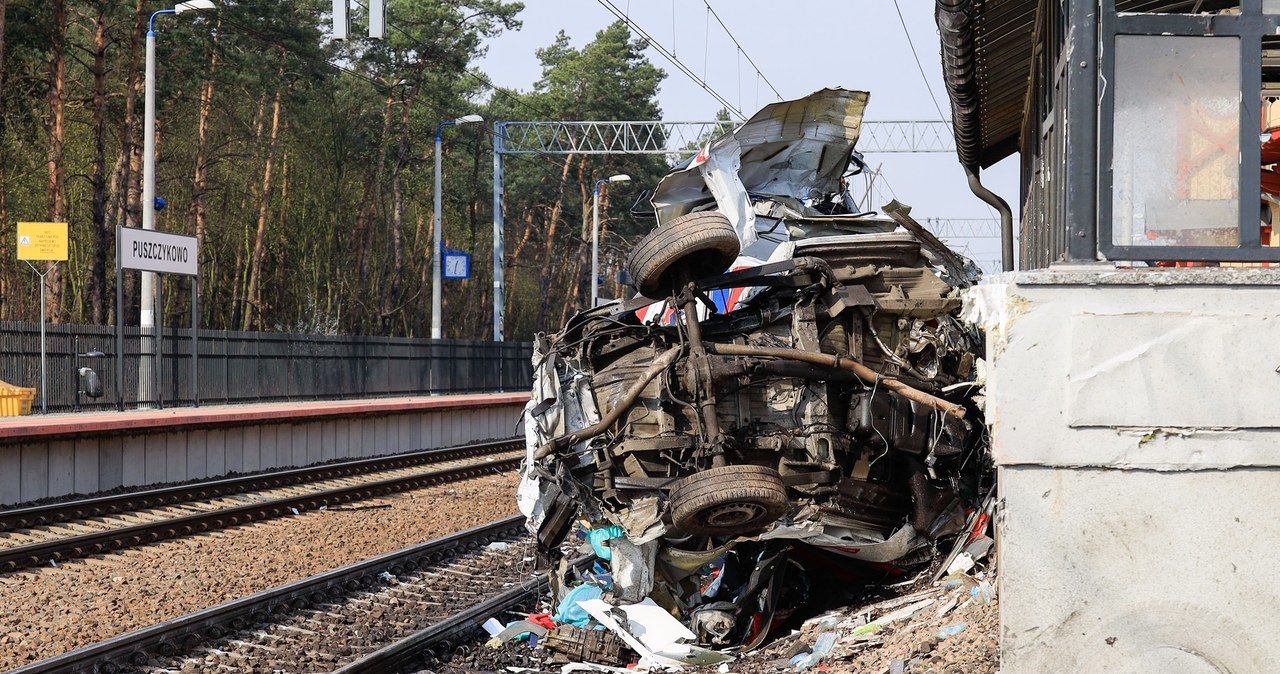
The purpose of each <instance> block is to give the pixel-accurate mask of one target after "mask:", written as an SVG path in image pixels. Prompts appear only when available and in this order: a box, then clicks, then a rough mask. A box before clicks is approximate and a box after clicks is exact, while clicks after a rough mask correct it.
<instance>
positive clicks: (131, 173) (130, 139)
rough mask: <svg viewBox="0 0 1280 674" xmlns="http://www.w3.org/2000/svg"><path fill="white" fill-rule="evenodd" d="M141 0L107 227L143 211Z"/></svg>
mask: <svg viewBox="0 0 1280 674" xmlns="http://www.w3.org/2000/svg"><path fill="white" fill-rule="evenodd" d="M142 2H143V0H135V3H134V8H133V31H132V32H131V33H130V38H129V69H128V73H129V74H128V78H127V82H126V85H125V97H124V120H123V123H122V124H121V127H120V157H119V159H118V160H117V161H116V169H115V171H113V172H112V181H111V184H112V188H111V189H112V197H111V198H112V206H111V207H110V208H109V209H107V221H106V223H105V225H104V226H105V227H106V229H107V230H108V231H112V230H114V229H115V227H116V225H117V224H118V225H120V226H123V227H138V226H140V225H141V222H142V211H141V209H140V208H139V207H138V205H137V202H138V198H137V197H135V195H137V194H141V191H142V182H141V181H142V175H141V168H140V167H141V166H142V149H141V148H140V147H139V146H138V145H139V144H138V142H137V140H136V139H137V137H138V123H139V120H138V113H137V100H138V96H139V94H141V93H142V85H143V82H142V77H141V68H139V65H138V64H139V61H140V60H141V55H142V39H143V38H142V35H143V32H144V29H145V28H146V25H147V14H145V13H144V12H143V8H142ZM136 277H137V274H126V275H125V287H124V299H125V307H131V306H133V305H134V303H135V301H136V298H135V297H134V294H135V288H136V284H137V282H136V280H135V279H136ZM115 321H116V323H117V324H118V323H121V322H123V321H124V317H123V316H116V317H115Z"/></svg>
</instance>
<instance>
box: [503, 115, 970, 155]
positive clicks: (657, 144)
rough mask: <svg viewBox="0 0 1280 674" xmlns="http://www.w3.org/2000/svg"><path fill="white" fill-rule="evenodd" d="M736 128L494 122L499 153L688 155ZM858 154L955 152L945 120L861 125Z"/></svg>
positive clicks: (686, 124) (685, 124)
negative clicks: (859, 152) (710, 140)
mask: <svg viewBox="0 0 1280 674" xmlns="http://www.w3.org/2000/svg"><path fill="white" fill-rule="evenodd" d="M736 126H737V124H735V123H734V122H729V121H712V122H656V121H653V122H499V123H498V124H496V125H495V128H494V145H495V150H496V151H497V152H500V153H502V154H692V153H694V152H696V151H697V150H698V148H699V147H701V146H702V145H703V144H704V143H706V142H707V141H708V140H709V139H712V138H716V137H718V136H720V135H721V134H724V133H727V132H729V131H732V130H733V129H734V127H736ZM857 147H858V150H859V151H861V152H864V153H880V152H955V149H956V146H955V139H954V138H952V136H951V128H950V124H948V123H946V122H928V121H924V122H920V121H914V122H913V121H885V122H863V123H862V131H861V134H860V136H859V138H858V146H857Z"/></svg>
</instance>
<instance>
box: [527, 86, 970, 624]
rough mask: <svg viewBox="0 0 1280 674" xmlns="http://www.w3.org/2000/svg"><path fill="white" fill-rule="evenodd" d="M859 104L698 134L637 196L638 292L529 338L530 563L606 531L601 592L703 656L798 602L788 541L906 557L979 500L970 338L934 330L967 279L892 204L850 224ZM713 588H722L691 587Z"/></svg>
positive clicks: (837, 99)
mask: <svg viewBox="0 0 1280 674" xmlns="http://www.w3.org/2000/svg"><path fill="white" fill-rule="evenodd" d="M866 101H867V94H866V93H865V92H854V91H845V90H824V91H820V92H817V93H815V94H813V95H811V96H809V97H806V98H804V99H800V100H797V101H789V102H783V103H778V104H774V105H771V106H768V107H766V108H764V109H763V110H761V111H760V112H759V113H757V114H756V115H755V116H754V117H753V118H752V119H751V120H750V121H748V122H747V123H746V124H745V125H743V126H742V127H740V128H739V129H738V130H737V131H735V132H734V133H732V134H728V135H726V136H725V137H722V138H720V139H718V140H716V141H714V142H712V143H711V144H710V145H709V146H708V147H706V148H704V149H703V150H702V152H701V153H699V155H698V157H697V158H695V160H694V161H693V162H692V163H691V165H690V166H688V167H685V168H682V169H680V170H677V171H675V172H673V173H672V174H670V175H669V176H668V177H667V178H666V179H664V181H663V182H662V184H660V185H659V188H658V190H657V191H656V193H655V195H654V206H655V210H656V211H657V212H658V215H659V221H660V223H661V224H659V226H658V228H657V229H655V230H654V231H653V232H652V233H650V234H649V235H648V236H646V237H645V238H644V239H643V240H642V241H641V242H640V243H639V244H638V245H637V246H636V248H635V249H634V251H633V253H632V256H631V259H630V262H629V266H630V270H631V273H632V276H633V278H634V280H635V282H636V286H637V287H638V289H639V290H640V293H641V295H640V296H639V297H637V298H635V299H633V300H631V301H628V302H614V303H612V304H608V305H605V306H602V307H598V308H595V309H592V310H589V311H586V312H583V313H581V314H579V315H577V316H575V317H574V318H573V319H572V320H570V322H569V323H568V324H567V325H566V326H565V328H564V329H563V330H562V331H561V332H560V333H558V334H556V335H554V336H550V337H547V336H541V337H540V338H539V339H538V341H537V343H536V346H535V354H534V364H535V368H536V379H535V384H534V392H533V397H532V399H531V400H530V403H529V406H528V408H527V409H526V437H527V449H528V455H527V459H526V462H525V465H524V468H523V472H522V478H523V479H522V484H521V488H520V494H519V501H520V507H521V510H522V512H524V514H525V515H526V516H527V517H528V521H529V528H530V530H531V531H533V532H534V533H535V534H536V536H537V540H538V544H539V547H540V550H541V551H542V552H543V553H544V554H546V555H554V554H555V553H556V551H557V549H558V548H559V546H560V545H561V543H562V541H563V540H564V539H565V537H566V536H567V535H568V534H569V533H570V531H571V530H572V529H573V527H574V525H575V523H578V522H585V523H587V525H588V526H589V527H590V528H601V527H607V526H610V525H617V526H618V527H621V530H622V531H623V532H624V535H622V536H619V537H616V538H614V539H613V540H612V541H611V542H610V546H611V548H612V550H613V555H612V557H613V560H612V561H613V567H612V570H613V582H614V583H615V587H614V589H613V593H614V595H615V596H616V597H617V598H618V599H619V600H626V601H639V600H640V599H642V598H644V597H652V598H654V599H655V601H657V602H658V603H659V604H661V605H663V606H664V607H666V608H668V609H669V610H672V611H674V612H675V613H676V614H678V615H681V616H683V617H684V618H685V622H686V624H687V625H689V627H690V629H691V630H692V631H693V632H695V633H696V634H698V635H699V641H700V642H701V643H703V644H704V645H714V646H726V645H743V644H746V643H748V642H749V641H751V640H753V639H757V638H762V637H763V632H765V631H767V626H768V624H769V622H768V621H767V620H766V621H765V623H764V628H766V629H762V628H761V625H760V624H759V621H758V620H756V621H755V625H754V627H752V626H751V625H748V624H745V623H744V622H743V617H742V616H743V614H744V612H743V610H742V608H743V606H745V605H747V604H749V603H751V602H755V604H754V605H755V607H756V611H755V613H756V614H761V615H766V617H772V618H776V617H777V616H778V615H779V611H782V612H785V610H786V605H788V604H796V605H798V603H802V600H803V598H804V597H803V596H801V595H804V594H805V592H806V591H807V590H806V588H807V585H806V584H805V583H806V581H804V580H799V579H803V578H804V576H805V574H804V563H803V562H802V561H799V559H798V557H797V555H792V554H790V553H789V551H790V550H792V549H793V548H794V547H795V546H797V545H804V546H809V547H816V548H820V549H822V550H825V551H828V552H835V553H839V554H840V555H843V556H845V557H852V558H855V559H858V560H862V561H864V562H871V563H895V564H907V563H910V562H911V561H912V560H918V559H920V558H921V556H920V555H919V554H916V553H919V552H920V551H921V550H925V549H927V548H929V547H930V546H931V544H932V543H933V542H935V541H937V540H938V539H940V538H942V537H946V536H951V535H954V534H956V533H957V532H958V531H959V530H960V528H961V527H962V526H963V524H964V517H965V509H966V507H969V506H971V505H972V504H973V502H975V501H976V500H977V498H978V496H979V494H980V493H984V492H985V490H986V489H987V488H988V487H989V484H987V483H986V482H985V481H986V480H989V479H990V477H989V474H987V473H986V472H985V471H986V469H987V467H988V460H987V456H986V447H985V437H986V436H985V433H984V428H983V425H982V419H981V413H980V410H979V408H978V406H977V404H976V403H975V397H976V396H977V394H978V393H979V388H978V384H977V378H978V370H979V365H980V363H979V361H978V354H980V353H981V346H982V344H981V341H980V340H981V337H980V334H979V333H977V332H976V331H975V330H973V329H971V328H969V327H966V326H965V325H964V324H962V323H961V322H960V321H959V320H958V318H957V314H958V311H959V308H960V302H961V297H960V294H961V292H962V291H963V289H964V288H967V287H968V286H970V285H972V284H973V283H974V282H975V281H976V278H977V272H976V270H975V268H974V266H973V264H972V262H970V261H968V260H966V259H964V258H963V257H961V256H959V255H957V254H956V253H954V252H952V251H950V250H949V249H947V248H946V247H945V246H944V245H942V244H941V242H939V241H938V240H937V239H936V238H934V237H933V236H932V234H929V233H928V231H927V230H924V228H923V227H921V226H920V225H919V224H918V223H916V222H915V221H914V220H913V219H911V217H910V213H909V211H910V209H909V208H906V207H904V206H902V205H900V204H897V203H896V202H895V203H894V204H891V205H890V206H888V207H886V208H885V211H886V213H888V214H889V215H890V216H891V218H892V219H887V218H881V217H874V216H873V215H872V214H868V213H857V212H855V211H856V209H855V208H853V200H852V198H850V196H849V194H848V193H847V190H846V189H845V180H844V177H846V176H847V175H849V171H850V167H851V166H853V167H855V169H854V170H856V167H857V166H859V165H860V162H858V161H856V158H857V155H856V153H854V151H853V148H854V144H855V143H856V141H857V133H858V129H859V127H860V125H861V114H862V109H863V108H864V107H865V104H866ZM899 226H901V228H900V227H899ZM726 269H729V271H726ZM717 564H718V565H719V566H718V567H717V566H716V565H717ZM717 568H718V569H720V571H719V572H716V571H715V569H717ZM734 569H738V571H736V572H735V571H734ZM716 573H719V574H720V575H719V576H717V577H719V578H722V579H725V578H730V577H732V576H734V575H735V574H736V575H737V576H739V577H738V578H736V580H735V581H734V582H733V583H732V588H731V589H730V587H729V583H728V582H727V581H726V584H725V593H721V594H717V593H714V592H713V593H708V592H706V588H705V587H704V586H705V585H706V584H707V577H708V574H712V575H714V574H716ZM787 577H790V578H791V580H790V581H787V584H786V586H785V587H783V586H776V584H777V583H781V582H784V581H783V580H782V579H784V578H787ZM788 595H791V596H788ZM747 613H748V614H750V613H751V612H747Z"/></svg>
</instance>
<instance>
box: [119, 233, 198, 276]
mask: <svg viewBox="0 0 1280 674" xmlns="http://www.w3.org/2000/svg"><path fill="white" fill-rule="evenodd" d="M118 231H119V232H120V236H119V246H120V250H119V255H118V259H119V260H120V267H121V268H123V269H136V270H138V271H154V272H159V273H161V274H182V275H184V276H195V275H197V274H198V273H199V272H200V263H199V260H200V248H199V243H198V242H197V240H196V237H194V236H184V235H182V234H169V233H166V232H157V231H155V230H147V229H138V228H136V227H121V228H119V230H118Z"/></svg>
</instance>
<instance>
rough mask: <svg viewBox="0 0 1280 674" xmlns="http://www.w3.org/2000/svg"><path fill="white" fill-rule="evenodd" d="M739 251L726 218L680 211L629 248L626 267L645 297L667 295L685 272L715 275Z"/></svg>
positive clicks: (725, 266) (705, 213) (727, 265)
mask: <svg viewBox="0 0 1280 674" xmlns="http://www.w3.org/2000/svg"><path fill="white" fill-rule="evenodd" d="M740 251H741V244H740V243H739V242H738V233H737V232H735V231H734V230H733V225H731V224H729V218H726V217H725V216H723V215H721V214H720V213H717V212H715V211H700V212H698V213H689V214H687V215H682V216H680V217H678V218H676V219H675V220H672V221H671V222H668V223H667V224H665V225H661V226H659V227H658V228H657V229H655V230H653V231H652V232H649V233H648V234H646V235H645V237H644V238H643V239H640V243H638V244H636V247H635V248H634V249H632V251H631V257H630V258H628V260H627V271H628V272H630V274H631V278H632V279H633V280H634V281H635V284H636V288H638V289H639V290H640V294H641V295H644V296H645V297H648V298H651V299H656V300H661V299H666V297H667V296H668V295H670V294H671V292H672V291H673V290H675V289H676V287H677V285H679V284H680V283H681V282H682V280H683V279H682V277H684V276H685V275H686V274H687V275H688V277H689V278H703V277H706V276H714V275H716V274H719V273H721V272H723V271H724V270H725V269H728V268H729V265H731V264H733V261H734V260H735V259H736V258H737V257H738V253H739V252H740Z"/></svg>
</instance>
